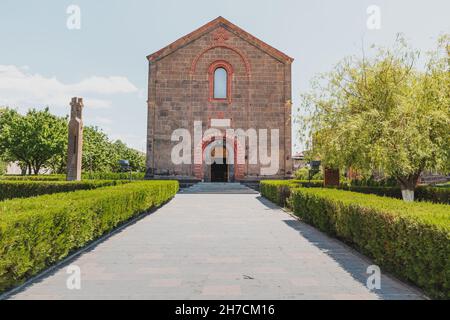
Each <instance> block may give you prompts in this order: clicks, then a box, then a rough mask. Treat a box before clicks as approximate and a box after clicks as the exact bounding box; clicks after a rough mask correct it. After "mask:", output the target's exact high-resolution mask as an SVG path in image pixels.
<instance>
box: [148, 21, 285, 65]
mask: <svg viewBox="0 0 450 320" xmlns="http://www.w3.org/2000/svg"><path fill="white" fill-rule="evenodd" d="M217 27H223V28H225V29H227V30H228V31H230V32H232V33H234V34H235V35H237V36H239V37H240V38H242V39H244V40H245V41H247V42H249V43H250V44H252V45H254V46H255V47H257V48H259V49H260V50H262V51H264V52H266V53H267V54H269V55H270V56H272V57H274V58H276V59H277V60H280V61H281V62H284V63H291V62H292V61H294V59H293V58H291V57H289V56H288V55H286V54H284V53H283V52H281V51H279V50H277V49H275V48H274V47H272V46H270V45H268V44H267V43H265V42H264V41H261V40H259V39H258V38H256V37H255V36H252V35H251V34H250V33H248V32H246V31H244V30H243V29H241V28H239V27H238V26H236V25H235V24H233V23H231V22H230V21H228V20H227V19H225V18H223V17H217V18H216V19H214V20H212V21H210V22H208V23H207V24H205V25H203V26H202V27H200V28H198V29H197V30H195V31H193V32H191V33H189V34H187V35H185V36H184V37H182V38H180V39H178V40H176V41H175V42H172V43H171V44H169V45H168V46H166V47H164V48H162V49H161V50H158V51H156V52H155V53H152V54H150V55H148V56H147V59H148V60H149V61H156V60H159V59H162V58H164V57H165V56H167V55H169V54H171V53H172V52H174V51H176V50H178V49H179V48H181V47H183V46H185V45H187V44H188V43H190V42H192V41H194V40H196V39H198V38H200V37H201V36H203V35H204V34H206V33H208V32H211V31H212V30H214V29H216V28H217Z"/></svg>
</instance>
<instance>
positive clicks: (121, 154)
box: [113, 140, 145, 172]
mask: <svg viewBox="0 0 450 320" xmlns="http://www.w3.org/2000/svg"><path fill="white" fill-rule="evenodd" d="M113 148H114V151H115V155H116V158H115V162H114V169H113V171H115V172H117V171H119V170H120V166H119V164H118V162H119V160H128V161H130V167H131V170H132V171H145V155H144V154H143V153H142V152H139V151H137V150H134V149H132V148H129V147H127V145H126V144H125V143H123V142H122V141H120V140H116V141H115V142H114V143H113Z"/></svg>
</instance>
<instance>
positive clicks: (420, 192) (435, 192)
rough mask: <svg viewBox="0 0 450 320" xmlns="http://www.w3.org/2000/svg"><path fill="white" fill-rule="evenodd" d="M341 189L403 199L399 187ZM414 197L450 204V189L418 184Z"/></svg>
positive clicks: (347, 187)
mask: <svg viewBox="0 0 450 320" xmlns="http://www.w3.org/2000/svg"><path fill="white" fill-rule="evenodd" d="M340 189H343V190H348V191H354V192H360V193H365V194H375V195H378V196H384V197H391V198H396V199H402V191H401V189H400V188H399V187H368V186H345V185H344V186H341V187H340ZM414 198H415V199H416V200H418V201H430V202H433V203H444V204H450V189H449V188H438V187H428V186H418V187H417V188H416V190H415V192H414Z"/></svg>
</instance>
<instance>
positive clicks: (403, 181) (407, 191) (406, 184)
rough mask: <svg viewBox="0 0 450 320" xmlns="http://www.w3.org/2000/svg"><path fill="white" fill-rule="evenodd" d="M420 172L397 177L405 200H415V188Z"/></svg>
mask: <svg viewBox="0 0 450 320" xmlns="http://www.w3.org/2000/svg"><path fill="white" fill-rule="evenodd" d="M419 176H420V173H416V174H412V175H409V176H402V177H397V180H398V182H399V184H400V188H401V190H402V197H403V201H405V202H413V201H414V190H415V188H416V185H417V181H418V180H419Z"/></svg>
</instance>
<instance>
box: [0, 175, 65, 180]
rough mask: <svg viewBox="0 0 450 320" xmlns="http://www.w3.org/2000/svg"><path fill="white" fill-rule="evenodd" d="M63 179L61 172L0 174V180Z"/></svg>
mask: <svg viewBox="0 0 450 320" xmlns="http://www.w3.org/2000/svg"><path fill="white" fill-rule="evenodd" d="M3 180H11V181H64V180H66V176H65V175H63V174H39V175H27V176H21V175H4V176H0V181H3Z"/></svg>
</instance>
